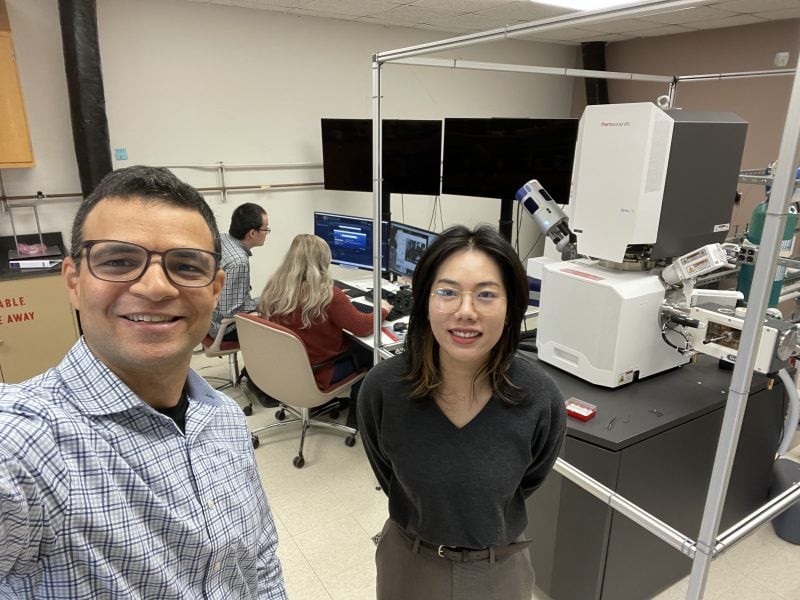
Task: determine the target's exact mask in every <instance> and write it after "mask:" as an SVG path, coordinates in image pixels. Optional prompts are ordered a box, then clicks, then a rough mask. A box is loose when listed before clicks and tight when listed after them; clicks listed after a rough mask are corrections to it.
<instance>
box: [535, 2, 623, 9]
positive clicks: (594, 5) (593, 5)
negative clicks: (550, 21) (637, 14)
mask: <svg viewBox="0 0 800 600" xmlns="http://www.w3.org/2000/svg"><path fill="white" fill-rule="evenodd" d="M531 1H532V2H533V3H534V4H550V5H552V6H561V7H562V8H574V9H576V10H598V9H601V8H611V7H612V6H620V5H621V4H635V1H634V0H531Z"/></svg>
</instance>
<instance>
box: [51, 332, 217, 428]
mask: <svg viewBox="0 0 800 600" xmlns="http://www.w3.org/2000/svg"><path fill="white" fill-rule="evenodd" d="M58 371H59V373H60V375H61V377H62V378H63V380H64V381H65V382H66V383H67V384H68V386H69V389H70V390H71V392H72V394H73V397H74V402H75V406H76V408H77V409H78V410H79V411H80V412H82V413H84V414H86V415H91V416H101V415H111V414H115V413H121V412H125V411H127V410H134V409H140V408H142V407H143V406H147V404H146V403H145V402H144V401H143V400H142V399H141V398H139V397H138V396H137V395H136V394H134V393H133V391H131V389H130V388H129V387H128V386H127V385H125V383H124V382H123V381H122V380H121V379H120V378H119V377H117V376H116V375H115V374H114V372H113V371H111V369H109V368H108V367H107V366H106V365H105V364H104V363H103V362H102V361H100V360H99V359H98V358H97V357H96V356H95V355H94V354H93V353H92V351H91V350H90V349H89V346H87V345H86V342H85V340H84V339H83V336H81V338H80V339H79V340H78V341H77V342H76V343H75V345H74V346H73V347H72V348H71V349H70V351H69V352H68V353H67V355H66V356H65V357H64V360H62V361H61V364H60V365H59V366H58ZM187 382H188V394H189V401H190V402H192V401H194V402H199V403H202V404H208V405H211V406H218V405H219V404H220V403H221V400H220V398H219V396H218V392H217V391H216V390H215V389H214V388H213V387H211V386H210V385H209V384H208V382H207V381H206V380H205V379H203V378H202V377H200V375H198V374H197V373H196V372H195V371H193V370H192V369H189V374H188V378H187Z"/></svg>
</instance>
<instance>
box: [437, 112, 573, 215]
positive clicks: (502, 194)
mask: <svg viewBox="0 0 800 600" xmlns="http://www.w3.org/2000/svg"><path fill="white" fill-rule="evenodd" d="M577 138H578V119H505V118H493V119H488V118H487V119H445V121H444V154H443V168H442V193H445V194H458V195H461V196H482V197H488V198H503V199H513V198H514V197H515V194H516V192H517V190H518V189H519V188H520V187H522V185H523V184H524V183H525V182H527V181H529V180H531V179H538V180H539V183H541V184H542V186H544V188H545V189H546V190H547V191H548V192H549V193H550V195H551V196H552V197H553V199H554V200H555V201H556V202H557V203H559V204H566V203H567V202H568V200H569V190H570V182H571V179H572V163H573V160H574V157H575V143H576V141H577Z"/></svg>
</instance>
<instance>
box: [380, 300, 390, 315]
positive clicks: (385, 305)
mask: <svg viewBox="0 0 800 600" xmlns="http://www.w3.org/2000/svg"><path fill="white" fill-rule="evenodd" d="M381 308H385V309H386V310H387V311H390V312H391V310H392V305H391V304H389V301H388V300H385V299H383V298H381Z"/></svg>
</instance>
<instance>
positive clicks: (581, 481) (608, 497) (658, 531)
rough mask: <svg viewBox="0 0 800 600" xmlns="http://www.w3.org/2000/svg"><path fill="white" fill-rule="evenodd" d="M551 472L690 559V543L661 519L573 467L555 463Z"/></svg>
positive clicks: (691, 547) (692, 547) (693, 552)
mask: <svg viewBox="0 0 800 600" xmlns="http://www.w3.org/2000/svg"><path fill="white" fill-rule="evenodd" d="M553 470H555V471H556V472H557V473H559V474H560V475H562V476H563V477H565V478H566V479H569V480H570V481H571V482H572V483H574V484H575V485H577V486H578V487H580V488H582V489H584V490H586V491H587V492H589V493H590V494H592V495H593V496H594V497H595V498H598V499H599V500H602V501H603V502H604V503H606V504H608V505H609V506H611V508H613V509H614V510H616V511H618V512H620V513H622V514H623V515H625V516H626V517H628V518H629V519H630V520H631V521H633V522H634V523H636V524H637V525H639V526H641V527H643V528H644V529H646V530H647V531H649V532H650V533H652V534H653V535H655V536H656V537H658V538H660V539H661V540H663V541H664V542H666V543H667V544H669V545H670V546H672V547H673V548H675V549H676V550H679V551H680V552H682V553H683V554H685V555H687V556H689V557H690V558H691V557H694V554H695V542H694V540H692V539H691V538H688V537H686V536H685V535H683V534H682V533H681V532H680V531H678V530H677V529H675V528H674V527H672V526H671V525H668V524H667V523H664V521H662V520H661V519H658V518H657V517H654V516H653V515H651V514H650V513H649V512H647V511H646V510H644V509H643V508H641V507H639V506H637V505H635V504H634V503H633V502H631V501H630V500H628V499H626V498H625V497H623V496H621V495H619V494H617V493H616V492H615V491H614V490H612V489H611V488H609V487H607V486H605V485H603V484H602V483H600V482H599V481H597V480H596V479H593V478H592V477H590V476H589V475H587V474H586V473H584V472H583V471H581V470H579V469H577V468H575V467H573V466H572V465H571V464H569V463H568V462H566V461H565V460H563V459H561V458H557V459H556V464H555V465H554V466H553Z"/></svg>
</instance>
